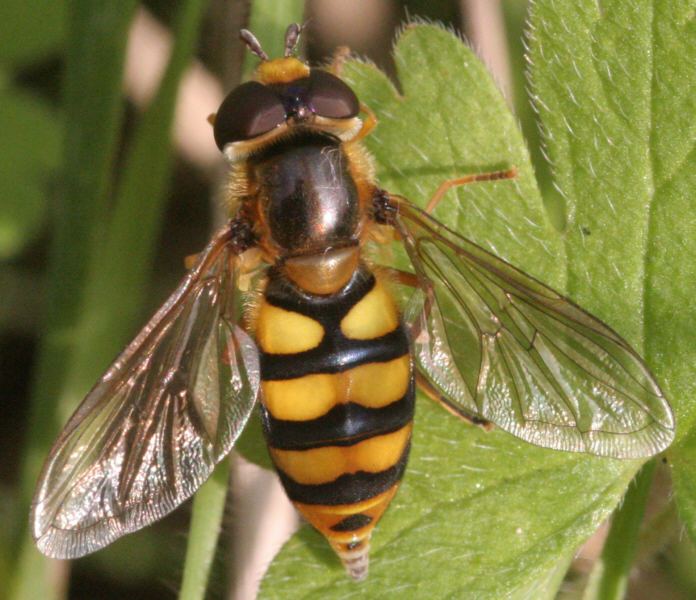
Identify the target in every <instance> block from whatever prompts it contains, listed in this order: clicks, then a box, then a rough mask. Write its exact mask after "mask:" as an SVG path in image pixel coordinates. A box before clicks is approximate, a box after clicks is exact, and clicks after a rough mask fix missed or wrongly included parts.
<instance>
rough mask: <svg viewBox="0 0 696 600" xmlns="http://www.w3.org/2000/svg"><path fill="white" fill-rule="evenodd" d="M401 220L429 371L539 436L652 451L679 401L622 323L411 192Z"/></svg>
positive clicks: (500, 422)
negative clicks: (526, 269)
mask: <svg viewBox="0 0 696 600" xmlns="http://www.w3.org/2000/svg"><path fill="white" fill-rule="evenodd" d="M392 199H393V200H397V202H398V213H397V216H396V217H395V222H394V225H395V227H396V228H397V229H398V231H399V233H400V235H401V237H402V239H403V242H404V245H405V247H406V250H407V252H408V255H409V257H410V259H411V262H412V264H413V266H414V269H415V271H416V274H417V275H418V278H419V281H420V283H421V289H420V290H419V291H418V292H416V294H415V296H414V298H413V299H412V300H411V302H410V305H409V307H408V308H407V310H406V317H405V318H406V320H407V321H410V323H411V325H412V326H413V329H414V331H415V334H414V335H415V338H416V339H415V353H416V358H417V362H418V364H419V367H420V369H421V370H422V371H423V373H424V374H425V375H426V376H427V377H428V378H429V379H430V381H431V383H433V384H434V385H435V386H436V388H438V389H439V391H440V392H441V393H442V394H443V396H444V397H445V398H446V399H447V401H448V402H450V403H451V404H452V406H453V407H455V408H457V409H459V410H460V411H462V412H464V413H468V414H472V415H475V416H479V417H482V418H484V419H486V420H489V421H492V422H493V423H495V424H496V425H497V426H499V427H500V428H501V429H504V430H505V431H508V432H510V433H512V434H514V435H516V436H518V437H520V438H522V439H524V440H526V441H528V442H531V443H532V444H537V445H539V446H544V447H548V448H556V449H559V450H570V451H575V452H588V453H591V454H596V455H601V456H612V457H616V458H637V457H646V456H651V455H653V454H656V453H658V452H660V451H662V450H664V449H665V448H666V447H667V446H668V445H669V444H670V442H671V441H672V439H673V437H674V420H673V416H672V411H671V409H670V407H669V404H668V403H667V401H666V400H665V398H664V396H663V394H662V392H661V390H660V388H659V387H658V385H657V383H656V382H655V380H654V378H653V376H652V375H651V373H650V371H649V370H648V368H647V366H646V365H645V363H644V362H643V361H642V360H641V358H640V357H639V356H638V355H637V354H636V353H635V352H634V351H633V349H632V348H631V347H630V346H629V345H628V344H627V343H626V341H624V340H623V339H622V338H621V337H620V336H619V335H618V334H617V333H616V332H614V331H613V330H612V329H610V328H609V327H608V326H606V325H605V324H604V323H602V322H601V321H599V320H598V319H596V318H595V317H593V316H592V315H590V314H588V313H587V312H585V311H584V310H582V309H581V308H579V307H578V306H577V305H575V304H573V303H572V302H571V301H570V300H568V299H567V298H564V297H563V296H560V295H559V294H557V293H556V292H554V291H553V290H551V289H549V288H548V287H546V286H544V285H543V284H541V283H540V282H538V281H536V280H535V279H533V278H531V277H529V276H528V275H525V274H524V273H522V272H521V271H519V270H518V269H516V268H514V267H513V266H511V265H509V264H508V263H506V262H505V261H503V260H501V259H499V258H496V257H495V256H493V255H492V254H490V253H488V252H486V251H485V250H483V249H482V248H480V247H479V246H476V245H475V244H473V243H471V242H469V241H467V240H465V239H464V238H462V237H460V236H459V235H457V234H456V233H454V232H452V231H450V230H449V229H447V228H446V227H445V226H444V225H442V224H441V223H439V222H438V221H436V220H435V219H433V218H432V217H430V216H429V215H428V214H426V213H425V212H423V211H421V210H420V209H418V208H416V207H415V206H413V205H412V204H410V203H409V202H408V201H406V200H404V199H400V198H399V199H396V198H392Z"/></svg>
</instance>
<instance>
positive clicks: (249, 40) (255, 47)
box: [239, 27, 299, 60]
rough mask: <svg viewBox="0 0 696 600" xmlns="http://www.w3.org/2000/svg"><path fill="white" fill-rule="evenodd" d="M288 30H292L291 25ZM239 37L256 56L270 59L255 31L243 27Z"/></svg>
mask: <svg viewBox="0 0 696 600" xmlns="http://www.w3.org/2000/svg"><path fill="white" fill-rule="evenodd" d="M288 31H290V27H288ZM298 36H299V32H298ZM239 37H240V38H241V40H242V41H243V42H244V43H245V44H246V45H247V47H248V48H249V50H251V51H252V52H253V53H254V54H256V56H258V57H259V58H260V59H261V60H268V54H266V53H265V52H264V51H263V48H261V43H260V42H259V40H257V39H256V36H255V35H254V34H253V33H251V31H249V30H248V29H242V30H241V31H240V32H239ZM286 37H287V34H286Z"/></svg>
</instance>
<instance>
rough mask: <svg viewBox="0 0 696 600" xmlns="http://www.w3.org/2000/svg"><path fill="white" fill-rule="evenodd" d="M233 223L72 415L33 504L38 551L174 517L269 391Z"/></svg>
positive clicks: (69, 550)
mask: <svg viewBox="0 0 696 600" xmlns="http://www.w3.org/2000/svg"><path fill="white" fill-rule="evenodd" d="M228 238H229V232H228V229H227V228H225V229H224V230H221V231H220V232H218V233H217V234H216V236H215V237H214V238H213V240H212V241H211V243H210V244H209V245H208V247H207V248H206V249H205V250H204V252H203V253H202V254H201V256H200V257H199V259H198V263H197V265H196V266H195V267H194V268H193V269H192V270H191V271H190V272H189V274H188V275H187V277H186V278H185V279H184V281H183V282H182V283H181V284H180V286H179V287H178V288H177V290H176V291H175V292H174V294H172V296H171V297H170V298H169V299H168V300H167V302H166V303H165V304H164V306H162V308H160V310H159V311H158V312H157V314H156V315H155V316H154V317H153V318H152V320H151V321H150V322H149V323H148V324H147V325H146V326H145V328H144V329H143V330H142V331H141V332H140V333H139V334H138V336H137V337H136V338H135V340H133V342H132V343H131V344H130V345H129V346H128V347H127V348H126V349H125V350H124V351H123V352H122V353H121V355H120V356H119V357H118V358H117V359H116V360H115V362H114V363H113V364H112V365H111V367H110V368H109V370H108V371H107V372H106V373H105V374H104V376H103V377H102V378H101V379H100V381H99V382H98V383H97V384H96V386H95V387H94V388H93V389H92V391H90V393H89V394H88V395H87V397H86V398H85V399H84V401H83V402H82V404H81V405H80V406H79V407H78V409H77V411H76V412H75V413H74V414H73V416H72V417H71V418H70V420H69V421H68V423H67V425H66V426H65V429H64V430H63V432H62V434H61V435H60V437H59V438H58V440H57V441H56V443H55V445H54V446H53V449H52V450H51V453H50V455H49V456H48V459H47V461H46V464H45V465H44V469H43V472H42V474H41V477H40V479H39V483H38V487H37V491H36V495H35V497H34V502H33V504H32V516H31V520H32V528H33V534H34V538H35V540H36V543H37V546H38V547H39V549H40V550H41V551H42V552H43V553H44V554H46V555H48V556H52V557H56V558H74V557H78V556H82V555H84V554H87V553H89V552H93V551H94V550H97V549H99V548H101V547H103V546H105V545H107V544H109V543H110V542H112V541H113V540H115V539H116V538H118V537H120V536H122V535H124V534H126V533H128V532H131V531H134V530H136V529H139V528H141V527H144V526H145V525H147V524H149V523H151V522H153V521H155V520H157V519H159V518H160V517H162V516H164V515H165V514H167V513H168V512H170V511H171V510H172V509H174V508H175V507H176V506H178V505H179V504H180V503H181V502H183V501H184V500H185V499H186V498H188V497H189V496H191V495H192V494H193V493H194V492H195V491H196V489H197V488H198V487H199V486H200V485H201V483H203V481H205V479H206V478H207V477H208V476H209V475H210V473H211V472H212V470H213V468H214V466H215V464H216V463H217V462H219V461H220V460H221V459H222V458H223V457H224V456H225V455H226V454H227V453H228V452H229V450H230V448H231V447H232V444H233V443H234V441H235V440H236V438H237V436H238V435H239V434H240V432H241V430H242V429H243V427H244V425H245V423H246V421H247V419H248V417H249V414H250V412H251V410H252V408H253V406H254V402H255V400H256V397H257V394H258V389H259V368H258V357H257V350H256V347H255V345H254V343H253V342H252V341H251V339H250V338H249V337H248V336H247V335H246V333H244V331H243V330H242V329H241V328H240V327H239V326H238V325H237V323H236V319H235V316H234V315H235V290H236V286H235V273H234V268H233V266H232V265H233V260H234V258H233V256H232V254H231V251H230V249H229V245H228V243H227V242H228Z"/></svg>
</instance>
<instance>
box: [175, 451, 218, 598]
mask: <svg viewBox="0 0 696 600" xmlns="http://www.w3.org/2000/svg"><path fill="white" fill-rule="evenodd" d="M229 475H230V463H229V460H228V459H226V460H223V461H222V462H221V463H220V464H219V465H218V466H217V467H216V468H215V471H213V474H212V476H211V477H210V479H208V481H206V482H205V483H204V484H203V485H202V486H201V488H200V489H199V490H198V493H197V494H196V497H195V498H194V500H193V511H192V515H191V530H190V535H189V539H188V545H187V547H186V561H185V565H184V576H183V579H182V581H181V591H180V592H179V599H180V600H199V599H202V598H204V597H205V591H206V588H207V586H208V577H209V576H210V570H211V566H212V563H213V559H214V557H215V548H216V546H217V540H218V536H219V533H220V522H221V521H222V515H223V513H224V509H225V499H226V497H227V485H228V481H229Z"/></svg>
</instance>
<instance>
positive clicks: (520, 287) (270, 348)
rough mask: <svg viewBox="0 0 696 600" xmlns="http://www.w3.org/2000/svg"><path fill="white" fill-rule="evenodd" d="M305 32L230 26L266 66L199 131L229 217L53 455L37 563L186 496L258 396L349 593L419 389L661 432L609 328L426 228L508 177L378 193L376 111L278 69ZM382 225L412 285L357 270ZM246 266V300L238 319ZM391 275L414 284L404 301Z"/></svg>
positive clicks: (669, 427) (321, 74) (121, 529)
mask: <svg viewBox="0 0 696 600" xmlns="http://www.w3.org/2000/svg"><path fill="white" fill-rule="evenodd" d="M299 34H300V27H299V26H298V25H291V26H290V27H289V28H288V30H287V33H286V40H285V42H286V44H285V45H286V51H285V55H284V57H282V58H278V59H274V60H271V59H269V57H268V56H267V55H266V54H265V53H264V52H263V50H262V49H261V46H260V45H259V43H258V41H257V40H256V38H254V36H253V35H252V34H251V33H249V32H248V31H245V30H243V31H242V38H243V39H244V41H245V42H246V44H247V45H248V46H249V48H250V49H251V50H252V51H253V52H254V53H255V54H256V55H257V56H258V57H259V58H260V59H261V62H260V64H259V66H258V68H257V70H256V72H255V77H254V80H253V81H250V82H247V83H243V84H241V85H240V86H238V87H237V88H236V89H234V90H233V91H232V92H231V93H230V94H229V95H228V96H227V98H226V99H225V100H224V102H223V103H222V105H221V106H220V109H219V111H218V112H217V115H216V116H215V117H214V119H213V126H214V135H215V141H216V143H217V145H218V147H219V148H220V150H221V151H222V152H223V154H224V155H225V157H226V158H227V159H228V160H229V162H230V163H231V172H230V189H231V196H232V200H233V201H234V205H235V206H236V209H235V210H234V211H231V219H230V221H229V222H228V223H227V224H226V225H225V226H224V227H223V228H222V229H220V230H219V231H217V233H215V235H214V236H213V238H212V240H211V241H210V243H209V244H208V246H207V247H206V248H205V249H204V250H203V252H201V254H200V255H198V258H197V261H196V263H195V265H194V266H193V268H192V269H191V270H190V272H189V273H188V275H187V276H186V277H185V279H184V280H183V282H182V283H181V284H180V285H179V287H178V288H177V290H176V291H175V292H174V293H173V294H172V296H170V298H169V299H168V300H167V301H166V302H165V304H164V305H163V306H162V308H160V310H159V311H158V312H157V313H156V314H155V316H154V317H153V318H152V319H151V320H150V322H149V323H148V324H147V325H146V326H145V328H144V329H143V330H142V331H141V332H140V333H139V334H138V336H137V337H136V338H135V340H133V342H132V343H131V344H130V345H129V346H128V347H127V348H126V349H125V350H124V351H123V352H122V353H121V354H120V355H119V356H118V357H117V359H116V360H115V362H114V363H113V364H112V365H111V367H110V368H109V369H108V371H107V372H106V373H105V374H104V376H103V377H102V378H101V379H100V380H99V382H98V383H97V384H96V386H95V387H94V388H93V389H92V390H91V391H90V392H89V394H88V395H87V397H86V398H85V400H84V401H83V402H82V404H81V405H80V406H79V408H78V409H77V411H76V412H75V414H74V415H73V416H72V417H71V418H70V420H69V421H68V423H67V425H66V426H65V428H64V430H63V432H62V434H61V435H60V437H59V438H58V440H57V441H56V443H55V445H54V446H53V449H52V450H51V453H50V455H49V457H48V459H47V461H46V464H45V466H44V469H43V472H42V474H41V477H40V480H39V483H38V488H37V491H36V496H35V498H34V502H33V507H32V516H31V520H32V528H33V534H34V538H35V540H36V543H37V545H38V547H39V549H40V550H41V551H42V552H44V553H45V554H47V555H49V556H53V557H59V558H74V557H78V556H81V555H84V554H87V553H89V552H93V551H95V550H97V549H99V548H101V547H103V546H105V545H107V544H109V543H111V542H112V541H114V540H115V539H117V538H118V537H120V536H122V535H124V534H126V533H129V532H131V531H134V530H137V529H139V528H141V527H144V526H145V525H147V524H149V523H151V522H153V521H154V520H156V519H159V518H160V517H162V516H163V515H165V514H167V513H168V512H170V511H171V510H173V509H174V508H175V507H176V506H178V505H179V504H181V503H182V502H183V501H184V500H185V499H187V498H188V497H190V496H191V495H192V494H193V493H194V492H195V491H196V489H197V488H198V487H199V486H200V485H201V484H202V483H203V481H204V480H205V479H206V478H207V477H208V476H209V475H210V473H211V472H212V470H213V468H214V467H215V465H216V463H217V462H219V461H220V460H222V459H223V458H224V457H225V456H226V455H227V453H228V452H229V451H230V449H231V448H232V446H233V445H234V443H235V440H236V439H237V437H238V436H239V434H240V433H241V431H242V429H243V428H244V426H245V424H246V422H247V419H248V418H249V416H250V414H251V412H252V410H253V408H254V406H255V404H256V401H257V399H259V400H260V410H261V416H262V422H263V427H264V432H265V436H266V440H267V444H268V449H269V452H270V455H271V458H272V460H273V463H274V465H275V467H276V470H277V472H278V475H279V476H280V479H281V482H282V483H283V485H284V487H285V490H286V492H287V495H288V496H289V498H290V499H291V500H292V501H293V503H294V504H295V506H296V507H297V508H298V510H299V511H300V513H301V514H302V515H303V516H304V517H305V518H306V519H307V521H309V522H310V523H311V524H312V525H313V526H314V527H315V528H316V529H318V530H319V531H320V532H321V533H322V534H323V535H324V536H325V537H326V538H327V540H328V542H329V543H330V544H331V546H332V547H333V549H334V550H335V551H336V553H337V554H338V556H339V557H340V558H341V560H342V562H343V564H344V565H345V567H346V569H347V571H348V573H349V575H350V576H352V577H353V578H355V579H362V578H364V577H365V576H366V575H367V569H368V552H369V540H370V536H371V534H372V531H373V529H374V527H375V525H376V523H377V522H378V521H379V519H380V518H381V516H382V514H383V513H384V511H385V509H386V508H387V507H388V505H389V503H390V501H391V500H392V498H393V497H394V494H395V493H396V491H397V488H398V486H399V483H400V481H401V478H402V475H403V473H404V469H405V467H406V461H407V458H408V452H409V445H410V440H411V430H412V425H413V413H414V399H415V390H416V386H417V385H418V386H421V387H423V388H424V389H425V390H426V391H427V392H428V394H429V395H430V396H432V397H434V398H435V399H437V400H439V401H440V402H441V403H442V404H443V405H444V406H445V407H446V408H448V409H449V410H450V411H452V412H455V413H456V414H458V415H460V416H462V417H464V418H465V419H467V420H469V421H472V422H475V423H480V424H484V425H485V424H487V423H493V424H495V425H497V426H498V427H500V428H501V429H503V430H505V431H507V432H510V433H512V434H513V435H515V436H518V437H520V438H521V439H523V440H526V441H528V442H530V443H532V444H537V445H539V446H544V447H547V448H555V449H559V450H566V451H574V452H587V453H590V454H595V455H599V456H610V457H615V458H637V457H648V456H651V455H654V454H656V453H658V452H660V451H662V450H664V449H665V448H666V447H667V446H668V445H669V444H670V442H671V441H672V439H673V437H674V420H673V416H672V412H671V409H670V407H669V404H668V403H667V401H666V400H665V398H664V396H663V394H662V392H661V391H660V388H659V387H658V385H657V383H656V382H655V380H654V379H653V376H652V375H651V374H650V372H649V370H648V368H647V366H646V365H645V364H644V363H643V361H642V360H641V358H640V357H639V356H638V355H637V354H636V353H635V352H634V351H633V350H632V349H631V347H630V346H629V345H628V344H627V343H626V342H625V341H624V340H623V339H622V338H621V337H620V336H619V335H618V334H616V333H615V332H614V331H613V330H612V329H610V328H609V327H607V326H606V325H604V324H603V323H602V322H600V321H599V320H598V319H596V318H595V317H593V316H591V315H590V314H588V313H587V312H585V311H584V310H583V309H581V308H580V307H578V306H576V305H575V304H573V303H572V302H571V301H570V300H568V299H566V298H564V297H563V296H561V295H559V294H557V293H556V292H554V291H552V290H551V289H549V288H548V287H546V286H545V285H543V284H541V283H540V282H538V281H536V280H534V279H533V278H531V277H529V276H528V275H526V274H524V273H523V272H521V271H519V270H518V269H516V268H515V267H513V266H511V265H510V264H508V263H506V262H505V261H503V260H501V259H499V258H497V257H495V256H493V255H492V254H490V253H488V252H487V251H485V250H483V249H482V248H480V247H479V246H477V245H475V244H473V243H472V242H470V241H468V240H466V239H464V238H462V237H460V236H459V235H458V234H457V233H455V232H453V231H451V230H450V229H448V228H447V227H446V226H445V225H443V224H441V223H439V222H438V221H436V220H435V219H434V218H433V217H432V216H431V215H430V212H431V210H432V208H433V207H434V205H435V204H436V203H437V202H438V201H439V199H440V198H441V196H442V193H443V192H444V190H445V189H446V188H447V187H451V185H459V184H464V183H468V182H470V181H489V180H494V179H504V178H511V177H514V175H515V173H514V170H512V169H511V170H509V171H501V172H495V173H487V174H480V175H473V176H469V177H463V178H461V179H458V180H454V181H451V182H446V184H445V185H444V186H443V187H441V188H440V190H439V191H438V192H437V193H436V195H435V197H434V198H433V199H432V200H431V202H430V203H429V204H428V207H427V208H426V209H425V210H421V209H420V208H417V207H416V206H415V205H413V204H411V203H410V202H409V201H408V200H406V199H405V198H402V197H399V196H395V195H392V194H390V193H388V192H386V191H385V190H383V189H380V188H379V187H378V185H377V183H376V182H375V179H374V176H373V171H372V166H371V159H370V156H369V155H368V153H367V151H366V150H365V149H364V148H363V146H362V144H361V140H362V138H364V137H365V136H366V135H367V134H369V132H370V131H371V129H372V128H373V127H374V126H375V124H376V120H375V118H374V115H373V114H372V113H371V112H370V111H369V109H368V108H367V107H365V106H363V105H361V104H360V102H359V100H358V98H357V97H356V95H355V94H354V92H353V91H352V89H351V88H350V87H349V86H348V85H347V84H346V83H344V82H343V81H342V80H341V79H340V78H339V77H338V76H337V73H336V72H331V70H322V69H317V68H309V67H308V66H307V65H306V64H305V63H303V62H301V61H300V60H298V59H297V58H295V57H294V56H293V52H294V48H295V46H296V44H297V40H298V37H299ZM361 114H364V115H365V117H364V118H361ZM385 231H388V232H391V233H392V234H393V235H392V239H395V240H397V241H400V242H401V243H402V244H403V246H404V247H405V249H406V252H407V254H408V257H409V259H410V261H411V265H412V267H413V271H410V272H401V271H397V270H395V269H389V268H387V267H384V266H377V265H375V264H374V263H371V262H369V261H368V260H367V259H366V246H367V245H368V243H385V239H386V237H385ZM250 273H260V276H259V277H258V278H257V285H256V291H255V292H254V293H255V294H256V295H257V296H258V300H257V301H256V302H252V303H251V307H249V306H247V307H246V309H245V310H240V309H238V306H239V304H240V303H239V300H240V297H241V296H242V295H243V292H242V291H241V289H240V280H241V279H242V278H244V277H246V278H247V279H248V278H249V274H250ZM395 279H396V280H398V282H399V283H402V284H404V285H407V286H410V287H412V288H413V290H414V291H413V293H412V294H411V297H410V299H409V300H408V303H407V305H406V306H404V307H401V308H400V307H399V306H398V304H397V302H396V300H395V294H394V293H393V291H392V286H393V285H394V284H395V281H394V280H395ZM252 291H253V290H252Z"/></svg>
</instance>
